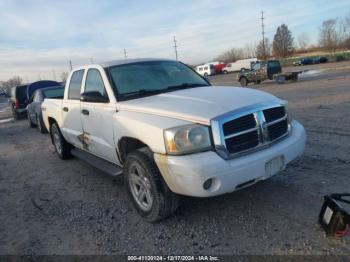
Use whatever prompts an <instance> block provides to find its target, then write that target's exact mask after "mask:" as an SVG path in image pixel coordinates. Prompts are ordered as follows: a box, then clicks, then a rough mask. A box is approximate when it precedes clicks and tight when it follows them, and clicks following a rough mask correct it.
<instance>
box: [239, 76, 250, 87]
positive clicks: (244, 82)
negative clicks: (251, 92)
mask: <svg viewBox="0 0 350 262" xmlns="http://www.w3.org/2000/svg"><path fill="white" fill-rule="evenodd" d="M239 83H240V84H241V86H247V85H248V79H247V78H245V77H241V79H239Z"/></svg>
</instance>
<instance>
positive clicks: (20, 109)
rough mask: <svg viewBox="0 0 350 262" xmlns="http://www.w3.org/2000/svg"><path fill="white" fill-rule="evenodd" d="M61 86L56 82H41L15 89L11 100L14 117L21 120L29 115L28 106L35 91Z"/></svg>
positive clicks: (12, 91)
mask: <svg viewBox="0 0 350 262" xmlns="http://www.w3.org/2000/svg"><path fill="white" fill-rule="evenodd" d="M59 85H60V84H59V83H58V82H56V81H51V80H41V81H37V82H34V83H31V84H28V85H20V86H16V87H13V88H12V89H11V97H10V99H9V102H10V106H11V108H12V115H13V117H14V118H15V119H19V118H21V117H25V116H26V115H27V105H28V102H29V100H30V98H31V97H32V95H33V93H34V91H35V90H37V89H40V88H45V87H50V86H59Z"/></svg>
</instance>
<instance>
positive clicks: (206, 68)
mask: <svg viewBox="0 0 350 262" xmlns="http://www.w3.org/2000/svg"><path fill="white" fill-rule="evenodd" d="M196 72H197V73H198V74H200V75H202V76H205V77H207V76H211V75H215V74H216V69H215V66H214V65H200V66H197V67H196Z"/></svg>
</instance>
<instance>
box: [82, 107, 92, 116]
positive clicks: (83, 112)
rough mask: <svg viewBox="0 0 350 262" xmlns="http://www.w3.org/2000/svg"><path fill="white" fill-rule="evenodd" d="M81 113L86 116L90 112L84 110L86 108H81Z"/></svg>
mask: <svg viewBox="0 0 350 262" xmlns="http://www.w3.org/2000/svg"><path fill="white" fill-rule="evenodd" d="M81 113H82V114H83V115H86V116H88V115H89V114H90V112H89V110H86V109H83V110H81Z"/></svg>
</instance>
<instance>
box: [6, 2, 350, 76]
mask: <svg viewBox="0 0 350 262" xmlns="http://www.w3.org/2000/svg"><path fill="white" fill-rule="evenodd" d="M261 10H264V12H265V16H266V19H265V25H266V35H267V37H268V38H269V39H270V40H272V38H273V35H274V33H275V31H276V27H277V26H278V25H280V24H282V23H285V24H287V25H288V27H289V29H290V30H291V31H292V33H293V36H294V37H295V39H297V37H298V35H300V34H303V33H304V34H307V35H308V36H309V38H310V40H311V41H313V42H316V41H317V37H318V28H319V26H320V25H321V23H322V21H324V20H326V19H329V18H334V17H342V16H344V15H346V14H347V13H349V12H350V0H335V1H329V0H314V1H311V0H294V1H287V0H286V1H281V0H277V1H272V0H271V1H268V0H262V1H257V0H245V1H239V0H238V1H233V0H220V1H217V0H216V1H209V0H193V1H190V0H173V1H172V0H169V1H166V0H164V1H161V0H157V1H156V0H154V1H151V0H142V1H141V0H139V1H136V0H127V1H126V0H120V1H119V0H118V1H116V0H108V1H107V0H96V1H93V0H85V1H79V0H74V1H73V0H46V1H43V0H26V1H21V0H0V80H7V79H8V78H10V77H12V76H14V75H20V76H21V77H22V78H23V79H24V81H34V80H37V79H38V78H39V77H40V78H41V79H54V78H55V77H56V78H57V80H59V79H60V75H61V73H62V72H63V71H68V61H69V60H72V62H73V66H74V65H76V66H77V65H82V64H86V63H89V62H90V58H93V60H94V61H95V62H99V61H106V60H113V59H122V58H123V57H124V55H123V49H124V48H125V49H126V50H127V54H128V57H130V58H136V57H166V58H174V57H175V55H174V48H173V42H172V38H173V36H174V35H176V38H177V40H178V46H179V47H178V52H179V59H180V60H181V61H183V62H186V63H192V64H196V63H201V62H205V61H210V60H212V59H213V58H214V57H216V56H218V55H219V54H220V53H222V52H223V51H225V50H227V49H230V48H232V47H241V46H244V45H245V44H249V43H257V42H258V41H259V40H260V38H261V27H260V24H261V20H260V19H259V18H260V16H261V14H260V12H261ZM296 42H297V41H296Z"/></svg>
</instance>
